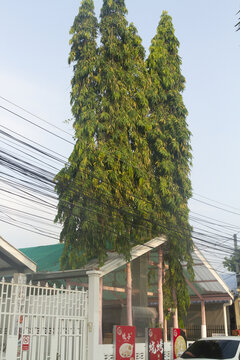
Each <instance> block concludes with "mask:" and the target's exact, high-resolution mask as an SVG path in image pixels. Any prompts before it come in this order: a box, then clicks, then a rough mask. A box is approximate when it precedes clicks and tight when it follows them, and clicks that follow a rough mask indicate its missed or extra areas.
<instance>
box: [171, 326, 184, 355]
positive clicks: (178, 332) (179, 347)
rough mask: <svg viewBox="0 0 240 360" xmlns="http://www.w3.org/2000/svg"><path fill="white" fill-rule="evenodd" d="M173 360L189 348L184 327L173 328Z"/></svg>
mask: <svg viewBox="0 0 240 360" xmlns="http://www.w3.org/2000/svg"><path fill="white" fill-rule="evenodd" d="M171 338H172V339H171V340H172V353H173V360H175V359H176V358H178V357H180V356H181V355H182V354H183V353H184V351H185V350H187V338H186V333H185V331H184V330H182V329H175V328H172V329H171Z"/></svg>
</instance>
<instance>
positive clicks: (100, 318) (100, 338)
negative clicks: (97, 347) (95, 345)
mask: <svg viewBox="0 0 240 360" xmlns="http://www.w3.org/2000/svg"><path fill="white" fill-rule="evenodd" d="M102 316H103V278H102V277H101V278H100V279H99V344H102V343H103V331H102Z"/></svg>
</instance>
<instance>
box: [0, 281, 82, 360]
mask: <svg viewBox="0 0 240 360" xmlns="http://www.w3.org/2000/svg"><path fill="white" fill-rule="evenodd" d="M87 296H88V294H87V292H86V291H84V290H82V291H78V290H71V289H64V288H63V286H62V287H61V288H57V287H56V286H53V287H49V286H48V284H46V285H45V286H42V285H41V284H40V283H39V284H38V285H37V286H36V285H33V284H31V283H29V284H22V283H14V282H13V281H12V282H10V283H9V282H6V281H5V280H4V279H3V280H2V281H1V282H0V359H1V360H5V359H6V360H9V359H14V360H15V359H16V360H21V359H23V358H24V360H25V359H26V360H33V359H34V360H36V359H44V360H52V359H54V360H55V359H56V358H58V359H59V360H63V359H64V360H74V359H75V358H77V359H81V360H85V357H86V354H85V353H86V333H87V309H88V301H87Z"/></svg>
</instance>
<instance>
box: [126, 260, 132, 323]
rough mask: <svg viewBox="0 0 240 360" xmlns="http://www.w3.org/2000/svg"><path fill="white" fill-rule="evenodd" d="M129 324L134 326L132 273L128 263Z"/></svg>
mask: <svg viewBox="0 0 240 360" xmlns="http://www.w3.org/2000/svg"><path fill="white" fill-rule="evenodd" d="M126 290H127V324H128V326H132V324H133V319H132V272H131V263H130V262H129V263H127V286H126Z"/></svg>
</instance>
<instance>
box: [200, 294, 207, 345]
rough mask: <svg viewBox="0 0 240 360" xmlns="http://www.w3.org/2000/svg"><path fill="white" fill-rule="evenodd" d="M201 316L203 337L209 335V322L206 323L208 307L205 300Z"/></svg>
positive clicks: (202, 302)
mask: <svg viewBox="0 0 240 360" xmlns="http://www.w3.org/2000/svg"><path fill="white" fill-rule="evenodd" d="M201 317H202V325H201V338H206V337H207V323H206V308H205V301H204V300H202V301H201Z"/></svg>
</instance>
